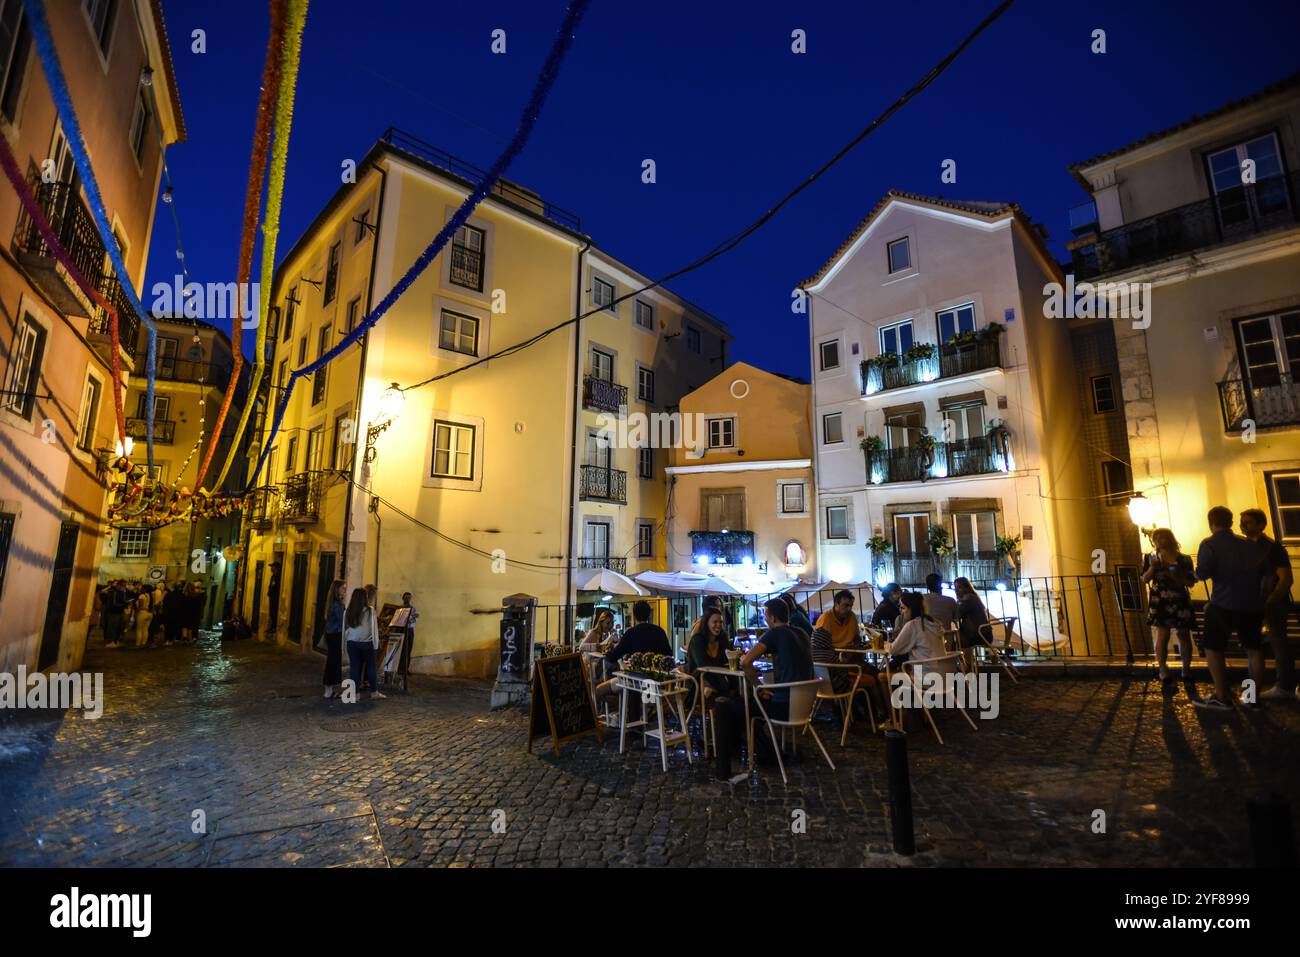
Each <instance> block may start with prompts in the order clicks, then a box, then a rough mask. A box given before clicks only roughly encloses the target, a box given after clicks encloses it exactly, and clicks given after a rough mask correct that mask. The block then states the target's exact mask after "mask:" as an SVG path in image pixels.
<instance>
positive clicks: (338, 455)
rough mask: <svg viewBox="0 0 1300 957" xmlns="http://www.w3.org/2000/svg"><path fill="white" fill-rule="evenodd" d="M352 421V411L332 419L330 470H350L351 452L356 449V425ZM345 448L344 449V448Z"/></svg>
mask: <svg viewBox="0 0 1300 957" xmlns="http://www.w3.org/2000/svg"><path fill="white" fill-rule="evenodd" d="M351 421H352V411H351V410H350V409H349V410H348V411H347V412H344V413H342V414H341V415H336V416H335V417H334V442H333V445H332V446H331V448H330V468H332V469H343V470H344V471H351V470H352V452H353V450H354V449H355V448H356V425H355V424H352V425H349V424H348V423H349V422H351ZM345 445H346V446H347V448H346V449H345V448H344V446H345Z"/></svg>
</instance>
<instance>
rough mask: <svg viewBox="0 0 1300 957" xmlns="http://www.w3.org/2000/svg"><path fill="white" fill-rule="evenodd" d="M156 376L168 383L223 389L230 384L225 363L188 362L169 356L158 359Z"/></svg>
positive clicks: (229, 367) (228, 367) (228, 365)
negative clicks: (194, 384) (187, 383)
mask: <svg viewBox="0 0 1300 957" xmlns="http://www.w3.org/2000/svg"><path fill="white" fill-rule="evenodd" d="M157 365H158V370H157V376H158V378H159V379H166V380H168V381H170V382H192V383H196V384H198V385H210V386H213V387H215V388H218V389H224V388H225V387H226V386H227V385H228V384H229V382H230V373H231V366H230V364H229V363H226V362H190V361H188V360H186V359H176V358H173V357H171V356H159V357H158V363H157Z"/></svg>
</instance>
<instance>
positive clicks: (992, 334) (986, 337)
mask: <svg viewBox="0 0 1300 957" xmlns="http://www.w3.org/2000/svg"><path fill="white" fill-rule="evenodd" d="M1004 332H1006V329H1005V328H1004V327H1003V325H1002V323H1000V322H990V323H989V324H988V325H987V326H985V327H984V328H983V329H981V330H980V331H979V337H978V338H979V341H980V342H989V341H992V340H995V339H997V337H998V336H1000V335H1002V333H1004Z"/></svg>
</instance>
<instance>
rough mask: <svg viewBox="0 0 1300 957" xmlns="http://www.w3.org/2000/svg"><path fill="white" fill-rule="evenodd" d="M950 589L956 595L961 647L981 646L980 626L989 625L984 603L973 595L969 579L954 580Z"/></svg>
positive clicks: (958, 634) (977, 596)
mask: <svg viewBox="0 0 1300 957" xmlns="http://www.w3.org/2000/svg"><path fill="white" fill-rule="evenodd" d="M952 588H953V591H955V592H956V593H957V617H958V620H959V622H960V624H959V625H958V627H957V636H958V638H959V639H960V640H961V646H962V647H963V648H973V647H975V646H976V645H982V644H983V643H984V638H983V636H982V634H981V633H980V626H981V625H987V624H988V623H989V613H988V612H987V611H986V610H985V609H984V602H982V601H980V596H979V595H977V594H975V589H974V587H973V586H972V585H971V583H970V579H969V578H954V579H953V582H952Z"/></svg>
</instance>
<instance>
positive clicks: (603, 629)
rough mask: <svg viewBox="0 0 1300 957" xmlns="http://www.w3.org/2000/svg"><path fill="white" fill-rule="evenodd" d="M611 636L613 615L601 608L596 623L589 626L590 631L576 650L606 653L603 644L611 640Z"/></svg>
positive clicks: (612, 634)
mask: <svg viewBox="0 0 1300 957" xmlns="http://www.w3.org/2000/svg"><path fill="white" fill-rule="evenodd" d="M613 636H614V613H613V612H612V611H610V610H609V609H608V608H602V609H601V611H600V614H599V615H597V616H596V623H595V624H594V625H592V626H591V630H590V631H589V632H587V635H586V637H585V638H583V639H582V644H580V645H578V650H579V651H606V650H607V648H606V647H604V646H605V643H606V642H607V641H610V640H612V638H613Z"/></svg>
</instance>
